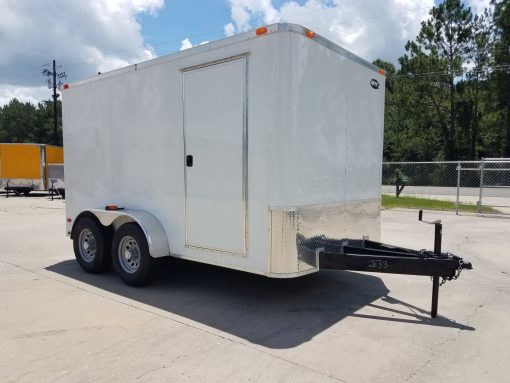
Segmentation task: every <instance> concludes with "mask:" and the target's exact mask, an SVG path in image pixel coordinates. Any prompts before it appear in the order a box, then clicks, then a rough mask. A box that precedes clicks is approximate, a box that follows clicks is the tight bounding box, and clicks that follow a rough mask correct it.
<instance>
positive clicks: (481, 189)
mask: <svg viewBox="0 0 510 383" xmlns="http://www.w3.org/2000/svg"><path fill="white" fill-rule="evenodd" d="M484 161H485V158H483V157H482V161H481V162H480V196H479V198H478V213H479V214H480V213H481V212H482V198H483V168H484V165H485V162H484Z"/></svg>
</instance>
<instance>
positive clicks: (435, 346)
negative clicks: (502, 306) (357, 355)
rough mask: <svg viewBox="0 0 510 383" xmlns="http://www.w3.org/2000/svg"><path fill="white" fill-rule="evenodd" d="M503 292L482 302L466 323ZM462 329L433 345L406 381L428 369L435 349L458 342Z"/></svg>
mask: <svg viewBox="0 0 510 383" xmlns="http://www.w3.org/2000/svg"><path fill="white" fill-rule="evenodd" d="M502 292H503V289H498V291H497V292H496V294H495V295H494V296H493V297H492V298H491V299H489V300H487V301H486V302H484V303H481V304H479V305H477V306H476V307H475V308H474V310H473V312H472V313H471V314H470V315H468V316H467V317H466V325H469V324H470V320H471V319H472V318H473V317H474V316H475V315H476V314H477V313H478V311H479V310H480V309H481V308H482V307H484V306H485V305H487V304H489V303H492V302H494V301H495V300H496V299H497V297H498V296H499V295H501V293H502ZM462 331H464V330H463V329H458V330H457V331H456V332H455V335H454V336H452V337H450V338H447V339H444V340H442V341H441V342H439V343H438V344H436V345H433V346H431V347H430V349H429V351H430V353H431V356H430V357H429V358H428V359H427V360H426V361H425V363H423V364H421V365H420V366H419V367H418V368H416V369H415V370H414V371H412V372H411V373H410V374H409V375H408V376H407V377H406V378H405V379H404V382H408V381H410V380H411V379H414V378H416V375H418V374H419V373H420V372H421V371H423V370H424V369H426V368H427V367H428V366H429V364H430V363H431V362H432V360H433V357H432V355H437V354H438V353H434V352H433V351H434V350H436V349H440V348H442V347H444V346H445V345H447V344H449V343H453V342H456V341H457V340H458V339H459V338H460V336H461V333H462Z"/></svg>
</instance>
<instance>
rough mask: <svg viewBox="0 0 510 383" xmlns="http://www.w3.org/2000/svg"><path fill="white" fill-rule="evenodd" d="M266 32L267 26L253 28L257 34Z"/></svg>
mask: <svg viewBox="0 0 510 383" xmlns="http://www.w3.org/2000/svg"><path fill="white" fill-rule="evenodd" d="M266 33H267V27H260V28H257V29H256V30H255V34H256V35H257V36H260V35H263V34H266Z"/></svg>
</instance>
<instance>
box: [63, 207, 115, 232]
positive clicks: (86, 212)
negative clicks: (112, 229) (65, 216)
mask: <svg viewBox="0 0 510 383" xmlns="http://www.w3.org/2000/svg"><path fill="white" fill-rule="evenodd" d="M85 217H87V218H90V219H92V220H93V221H94V222H95V223H97V225H98V226H99V227H100V228H105V229H106V228H107V227H109V226H104V225H103V224H102V223H101V222H99V219H97V217H96V216H95V214H94V213H91V212H90V211H83V212H81V213H80V214H78V217H76V219H75V220H74V223H73V227H72V228H71V239H74V234H75V233H74V230H75V228H76V223H78V221H80V219H82V218H85Z"/></svg>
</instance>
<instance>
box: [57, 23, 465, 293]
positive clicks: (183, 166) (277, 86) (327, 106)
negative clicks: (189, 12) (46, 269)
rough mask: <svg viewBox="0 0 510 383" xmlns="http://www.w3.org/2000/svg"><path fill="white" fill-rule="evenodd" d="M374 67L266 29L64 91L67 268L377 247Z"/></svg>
mask: <svg viewBox="0 0 510 383" xmlns="http://www.w3.org/2000/svg"><path fill="white" fill-rule="evenodd" d="M383 74H384V72H383V71H382V70H380V69H379V68H377V67H375V66H374V65H372V64H371V63H369V62H367V61H365V60H363V59H361V58H359V57H357V56H355V55H353V54H352V53H349V52H348V51H346V50H344V49H343V48H341V47H339V46H337V45H335V44H334V43H332V42H330V41H328V40H326V39H325V38H323V37H321V36H319V35H316V34H315V33H313V32H311V31H309V30H307V29H305V28H303V27H301V26H297V25H292V24H274V25H270V26H268V27H263V28H259V29H257V30H256V31H252V32H247V33H243V34H239V35H236V36H233V37H229V38H226V39H224V40H220V41H216V42H212V43H208V44H204V45H201V46H197V47H194V48H191V49H188V50H185V51H181V52H178V53H174V54H171V55H168V56H164V57H160V58H157V59H154V60H150V61H147V62H144V63H140V64H135V65H131V66H129V67H126V68H123V69H119V70H116V71H113V72H110V73H105V74H101V75H98V76H97V77H94V78H91V79H88V80H85V81H81V82H77V83H74V84H71V85H70V86H66V87H65V88H66V90H65V93H64V97H63V125H64V144H65V163H66V194H67V200H66V211H67V233H68V235H70V236H71V237H72V239H73V241H74V250H75V254H76V258H77V260H78V262H79V263H80V265H81V266H82V267H83V268H84V269H85V270H87V271H90V272H99V271H102V270H104V269H105V268H107V267H108V266H109V264H110V262H112V260H113V264H114V266H115V268H116V270H117V272H118V273H119V274H120V275H121V277H122V279H123V280H124V281H125V282H127V283H130V284H134V285H140V284H144V283H147V282H148V280H149V277H150V274H151V270H152V269H153V268H154V264H155V263H156V260H155V258H161V257H166V256H173V257H177V258H183V259H189V260H194V261H199V262H204V263H209V264H214V265H220V266H224V267H229V268H232V269H238V270H243V271H248V272H252V273H257V274H263V275H267V276H271V277H296V276H299V275H304V274H307V273H311V272H314V271H317V270H318V269H319V267H320V265H319V261H320V259H319V258H320V257H319V253H321V252H322V253H324V254H325V255H324V256H325V257H327V256H329V255H330V254H329V255H328V254H326V253H328V251H329V252H331V251H330V250H331V248H337V247H338V246H340V247H338V248H341V249H342V252H343V249H344V247H345V248H348V247H349V246H348V245H349V244H350V245H353V244H357V243H358V242H352V241H356V240H362V242H359V243H361V246H362V247H363V248H365V245H366V243H368V242H366V241H368V239H370V240H372V241H374V240H375V241H377V240H379V233H380V198H381V168H382V166H381V161H382V140H383V119H384V116H383V111H384V75H383ZM335 239H337V240H339V239H347V241H343V242H341V243H340V244H338V243H336V242H335ZM349 240H351V242H349ZM328 241H329V242H328ZM331 241H333V242H331ZM337 242H338V241H337ZM346 246H347V247H346ZM374 246H375V245H374ZM377 246H379V245H377ZM381 249H382V250H381ZM385 249H386V250H387V248H381V246H379V247H378V250H372V251H376V252H377V251H386V250H385ZM395 249H396V248H392V251H390V253H391V254H392V255H395V254H396V253H395ZM404 253H405V251H404ZM402 254H403V253H402ZM405 254H407V253H405ZM409 254H410V253H409ZM369 261H371V263H370V262H369ZM374 261H378V259H375V260H374V259H366V262H365V261H363V262H365V263H366V264H363V267H358V268H357V269H367V270H368V271H375V270H371V269H382V271H386V272H390V271H391V267H390V268H388V266H387V263H386V267H384V265H385V264H384V263H377V262H375V263H374ZM379 261H380V260H379ZM333 263H334V262H333ZM323 265H324V267H326V265H327V266H328V267H332V268H343V269H345V268H348V267H346V266H345V264H343V263H342V265H340V266H339V265H338V264H336V265H333V266H334V267H333V266H332V262H331V259H326V258H324V264H323ZM321 266H322V265H321ZM379 266H380V267H379ZM455 269H456V266H455ZM422 273H425V272H423V271H422ZM425 275H431V274H430V272H428V271H427V273H425Z"/></svg>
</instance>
